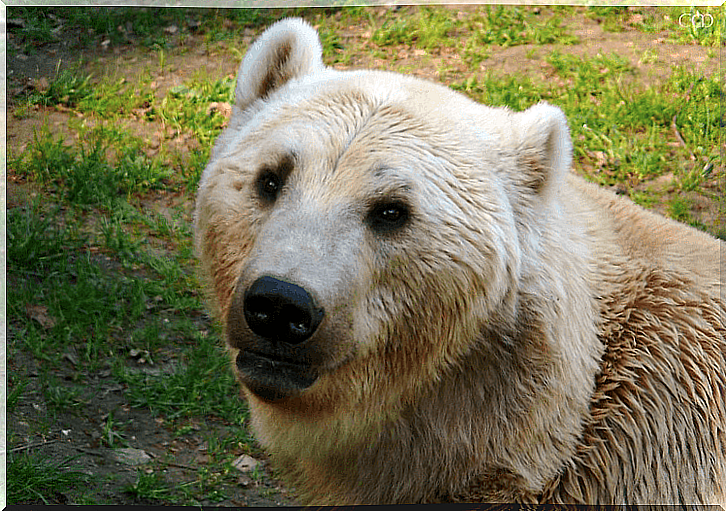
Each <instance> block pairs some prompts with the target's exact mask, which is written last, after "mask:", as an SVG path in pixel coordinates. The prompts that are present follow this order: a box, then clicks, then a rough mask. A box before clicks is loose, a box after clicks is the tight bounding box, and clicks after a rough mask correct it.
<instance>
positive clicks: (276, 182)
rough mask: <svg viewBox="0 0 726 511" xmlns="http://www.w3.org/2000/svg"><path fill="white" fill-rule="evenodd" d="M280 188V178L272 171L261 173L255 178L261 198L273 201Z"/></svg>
mask: <svg viewBox="0 0 726 511" xmlns="http://www.w3.org/2000/svg"><path fill="white" fill-rule="evenodd" d="M281 188H282V179H280V176H278V175H277V174H274V173H273V172H265V173H263V174H262V175H261V176H260V177H259V179H258V180H257V192H258V193H259V194H260V197H262V198H263V199H265V200H267V201H270V202H273V201H274V200H275V199H277V196H278V195H279V194H280V189H281Z"/></svg>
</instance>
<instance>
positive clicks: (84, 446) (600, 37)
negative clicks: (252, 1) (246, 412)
mask: <svg viewBox="0 0 726 511" xmlns="http://www.w3.org/2000/svg"><path fill="white" fill-rule="evenodd" d="M381 12H383V9H381ZM574 33H575V35H577V36H579V37H580V40H581V44H578V45H575V46H572V47H564V48H562V49H561V51H563V52H578V53H581V54H595V53H597V52H599V51H601V50H602V49H604V48H605V49H607V50H608V51H615V52H617V53H619V54H620V55H622V56H625V57H627V58H628V59H629V60H630V61H631V62H632V63H633V65H635V66H636V68H637V73H638V76H636V78H635V79H637V80H642V81H643V82H645V83H647V82H648V81H649V80H657V79H659V77H662V76H665V75H666V74H667V73H669V70H670V65H671V64H682V63H683V62H684V61H688V62H692V63H693V66H694V68H695V69H701V70H703V72H704V73H706V74H710V73H713V72H715V71H716V68H717V65H718V59H714V58H708V57H707V54H708V48H703V47H699V46H687V45H668V46H667V49H666V47H665V46H663V34H644V33H641V32H638V31H635V30H631V29H626V30H625V31H623V32H619V33H611V32H605V31H603V30H602V28H601V27H600V26H599V24H598V23H597V22H596V21H594V20H586V21H584V22H583V24H582V25H580V26H579V27H578V28H577V29H575V30H574ZM254 35H256V32H253V31H252V30H250V31H249V33H247V32H245V34H244V40H245V41H251V40H252V38H253V37H254ZM369 35H370V34H367V33H366V32H365V29H364V28H360V27H357V26H351V27H349V28H348V30H347V31H345V33H343V34H341V39H342V41H343V43H344V44H346V43H347V42H355V43H356V44H360V45H361V47H362V48H365V47H366V36H369ZM13 44H14V42H13V39H12V37H11V38H10V39H9V40H8V45H9V46H12V45H13ZM184 46H185V48H187V51H186V52H184V53H181V52H179V51H174V50H171V51H170V52H169V55H168V60H167V64H166V66H165V70H164V71H163V72H161V71H159V72H157V76H155V77H154V82H155V83H156V92H157V94H158V95H160V96H161V95H163V93H164V92H165V91H166V90H167V89H169V88H170V87H173V86H175V85H179V84H182V83H183V82H184V81H185V80H187V79H189V78H191V77H192V75H193V74H194V73H195V72H197V71H199V70H200V69H201V70H203V71H204V72H206V73H207V74H208V75H209V76H210V77H211V78H212V79H215V78H221V77H224V76H227V75H234V74H236V71H237V67H238V65H239V61H238V60H236V59H233V58H230V54H229V52H227V51H223V50H221V49H217V50H212V51H210V50H209V47H208V46H206V45H205V44H204V42H203V40H202V37H201V36H199V35H194V34H192V35H190V36H189V37H188V39H187V40H186V41H185V43H184ZM647 48H659V60H658V62H657V63H655V64H642V63H640V62H639V59H640V57H641V56H642V54H643V52H644V51H645V50H646V49H647ZM550 49H551V47H550V46H549V45H542V46H536V47H532V46H530V45H525V46H517V47H512V48H506V49H500V50H497V51H493V52H492V55H491V57H490V58H489V59H488V60H486V61H485V62H484V63H483V64H482V65H483V66H486V67H488V68H499V69H502V70H504V71H505V72H517V73H530V74H542V75H544V73H546V71H547V70H546V69H545V68H544V67H543V66H542V65H541V63H538V61H537V60H536V59H532V58H525V55H526V54H527V53H528V52H531V51H534V52H535V54H540V55H544V54H546V53H547V52H548V51H549V50H550ZM359 54H360V55H361V56H360V57H356V58H354V59H353V60H352V61H351V62H349V63H348V64H346V66H340V67H341V68H343V67H345V68H358V67H389V65H390V64H391V62H386V61H385V59H374V58H373V57H371V56H369V55H367V54H365V52H359ZM391 57H392V58H393V59H394V60H395V66H396V67H397V68H398V67H405V66H407V65H409V66H410V67H411V68H412V69H413V71H412V72H413V73H414V74H417V75H420V76H423V77H426V78H430V79H434V80H437V79H438V76H437V72H436V69H438V68H439V66H438V64H439V63H441V61H443V60H447V61H448V65H449V67H450V68H451V69H453V70H454V74H453V75H452V76H451V78H452V79H458V77H457V73H458V74H459V77H463V76H464V72H465V67H464V65H463V63H461V61H460V58H459V56H458V55H456V54H455V53H452V52H446V51H445V52H440V53H438V54H434V55H429V56H427V58H428V59H429V60H428V61H427V62H428V64H427V65H426V66H425V67H419V66H418V65H417V63H418V62H420V60H421V58H422V56H421V55H420V54H419V53H417V52H416V51H414V50H410V49H408V48H403V47H402V48H398V49H396V50H395V55H394V54H393V53H392V54H391ZM79 59H81V57H80V56H79V49H78V46H77V44H75V43H74V41H73V38H72V37H68V38H63V37H60V38H58V40H57V41H55V42H51V43H48V44H44V45H42V46H39V47H37V48H35V50H34V51H33V52H31V53H27V54H26V53H23V52H22V49H20V48H18V49H16V51H15V52H14V53H12V54H11V56H10V57H9V58H8V61H7V76H8V89H7V90H8V100H9V111H8V116H7V118H8V126H7V133H8V134H7V136H8V139H7V140H8V145H9V147H10V148H12V150H15V151H20V150H22V148H23V147H24V146H25V145H26V144H27V143H28V142H29V141H31V140H32V133H33V127H37V126H39V125H41V124H43V123H44V122H47V123H48V124H49V125H50V126H51V127H52V129H53V130H56V131H58V132H60V131H61V130H66V129H67V128H66V125H67V121H68V119H69V116H71V115H74V114H73V113H72V112H67V111H62V110H59V109H57V108H49V109H43V108H39V109H37V110H35V111H34V112H32V115H30V116H27V117H25V118H22V119H17V118H15V117H13V115H12V112H13V109H14V108H15V107H16V106H17V103H16V99H17V98H19V97H21V96H22V95H23V94H25V93H27V92H28V91H29V90H32V89H33V88H37V87H42V86H43V85H42V84H43V83H44V81H45V83H47V81H49V80H51V79H52V78H53V76H55V73H56V70H57V69H59V68H61V69H62V68H65V67H70V66H73V65H74V64H75V63H76V62H78V61H79ZM82 61H83V62H84V63H85V64H83V65H84V67H85V68H86V69H87V70H89V71H92V72H94V73H96V74H97V75H98V74H103V73H112V74H114V75H116V76H119V77H121V76H123V77H127V79H129V80H131V79H133V77H134V76H135V75H136V74H137V73H138V72H139V71H140V70H141V69H144V68H146V67H148V68H150V69H156V68H158V56H157V54H155V53H154V52H151V51H149V50H148V49H144V48H141V47H138V46H137V45H136V44H135V42H134V41H133V40H130V41H128V42H127V43H126V44H122V45H119V46H112V45H100V44H99V45H97V46H96V47H94V48H85V49H84V50H83V56H82ZM129 122H130V123H133V122H132V121H129ZM133 129H135V130H138V131H139V132H141V133H143V132H144V130H149V127H148V126H145V125H143V124H142V123H139V125H138V126H135V127H133ZM148 135H149V137H153V136H154V134H153V132H149V133H148ZM653 184H654V185H657V184H658V183H650V184H649V185H653ZM7 186H8V190H7V191H8V207H9V208H12V207H14V206H17V205H19V204H22V203H24V202H25V201H26V200H27V197H28V196H29V195H30V194H31V193H33V189H32V186H31V185H28V184H27V183H24V182H16V181H14V180H13V176H9V180H8V183H7ZM706 187H707V188H708V187H711V188H712V190H713V191H716V190H717V183H716V182H715V181H714V182H713V183H710V184H709V183H707V184H706ZM674 193H675V192H674ZM166 200H170V199H169V198H168V197H167V198H160V199H159V201H160V204H159V205H160V206H164V203H163V201H166ZM700 200H701V202H702V215H703V219H704V223H705V224H709V223H710V222H708V219H709V218H712V217H713V216H714V215H718V205H717V203H716V201H715V200H710V199H707V198H701V199H700ZM191 206H192V205H191V204H190V205H189V211H191ZM656 209H659V206H656ZM660 209H661V211H662V208H660ZM8 278H9V281H8V286H11V285H12V284H13V279H12V276H8ZM198 321H199V323H200V328H204V327H208V321H209V320H208V319H207V318H206V316H200V317H199V318H198ZM8 335H9V336H10V337H12V336H13V335H18V332H17V329H15V328H14V325H13V320H12V318H10V320H9V325H8ZM170 362H171V361H170V360H167V361H165V360H159V361H157V364H156V365H157V366H159V367H163V366H164V364H165V363H170ZM39 370H40V369H39V367H38V362H37V361H36V360H34V359H33V358H32V357H31V356H29V355H27V354H23V353H22V352H18V353H15V354H13V357H12V358H11V359H10V360H9V365H8V372H9V373H10V374H24V375H27V376H29V377H30V379H29V381H30V383H29V386H28V387H27V388H26V391H25V392H24V396H40V395H41V394H40V389H39V387H38V385H39V383H38V378H37V376H38V374H39ZM139 370H141V371H143V370H147V368H145V367H144V366H143V365H141V364H140V365H139ZM51 374H52V375H53V376H55V377H56V378H57V380H58V381H59V382H61V384H64V383H69V384H70V383H74V384H78V383H79V380H78V378H79V376H78V372H77V371H76V370H75V369H74V362H73V354H72V353H71V354H69V355H68V357H66V360H65V365H64V366H63V367H61V368H59V369H57V370H55V371H52V373H51ZM80 378H82V379H81V380H80V382H82V383H83V384H84V385H87V387H88V389H89V392H88V394H87V395H85V396H83V397H84V401H85V402H86V403H87V404H86V405H85V406H84V407H83V409H81V410H78V409H74V410H73V411H72V412H61V413H57V414H54V413H49V411H48V409H47V407H46V404H45V403H43V402H42V399H38V401H35V400H32V399H24V400H23V401H21V403H20V404H19V405H18V406H17V407H16V409H15V411H14V412H13V413H10V414H8V417H7V428H8V431H12V432H13V434H14V435H15V436H16V438H17V439H19V440H21V441H20V442H18V443H16V444H15V445H12V446H9V449H11V450H13V451H15V452H20V451H32V452H39V453H42V455H43V457H44V458H46V459H49V460H61V459H64V458H66V457H75V458H74V460H73V461H72V465H71V466H73V467H74V468H76V469H77V470H81V471H83V472H86V473H88V474H89V475H92V476H93V480H95V481H103V483H102V484H101V486H100V487H99V488H97V490H95V491H96V492H97V493H96V495H97V499H98V501H99V502H103V503H107V504H116V505H140V504H152V503H154V502H144V501H139V500H137V499H135V498H133V496H131V495H129V494H127V493H124V492H123V491H121V489H122V488H124V487H126V486H128V485H130V484H133V483H134V482H135V481H136V480H137V467H138V465H136V463H137V462H138V461H139V460H136V459H133V458H132V459H126V460H122V459H119V458H118V457H117V456H116V455H115V454H114V451H113V450H112V449H109V448H108V447H107V446H105V445H103V444H102V442H101V438H100V436H101V435H100V431H101V429H102V423H103V421H104V420H105V419H106V418H107V417H108V414H109V413H111V412H113V413H114V420H115V421H117V422H119V423H126V424H128V426H127V428H126V429H125V433H126V435H127V437H128V438H129V439H132V440H133V445H134V446H136V447H137V448H138V449H140V450H142V451H143V452H144V453H146V454H147V455H148V456H150V457H151V458H152V459H154V458H159V459H169V457H173V463H171V464H170V465H169V466H168V468H167V471H166V474H165V476H166V479H167V480H172V481H178V484H183V483H185V482H187V481H192V480H194V477H195V474H196V470H197V467H198V466H199V465H200V464H202V465H203V464H204V463H205V450H206V445H205V442H204V440H203V438H202V435H201V431H207V432H210V431H211V432H213V431H221V430H222V429H223V428H226V427H230V426H228V425H226V424H223V423H221V422H220V421H216V420H215V419H214V418H208V419H205V420H204V422H200V423H197V424H193V425H192V429H193V430H194V431H195V432H196V431H198V432H199V433H200V434H195V433H192V434H190V435H184V436H183V437H175V436H174V435H173V434H172V433H171V432H170V430H169V429H168V428H166V427H165V424H164V421H163V420H162V419H160V418H155V417H153V416H152V415H151V414H150V413H149V412H148V411H147V410H145V409H138V408H132V407H130V406H129V405H128V403H127V402H126V400H125V398H124V395H123V392H122V390H123V389H122V388H121V386H120V385H119V384H118V383H117V382H116V381H115V380H114V379H113V377H112V376H111V369H110V368H106V369H104V370H102V371H100V372H98V373H97V374H94V375H88V374H85V375H82V376H80ZM38 425H43V426H44V427H42V428H41V427H38ZM48 426H50V427H48ZM41 429H42V430H44V431H53V432H58V435H57V436H52V437H47V436H42V435H39V434H38V431H39V430H41ZM130 454H131V455H133V454H138V453H130ZM255 458H256V459H258V460H259V461H261V462H262V463H263V467H264V474H265V475H264V477H263V478H262V481H261V482H257V481H253V480H252V479H251V478H250V477H248V476H247V475H245V474H244V473H240V476H239V478H238V481H237V484H235V485H226V486H225V487H224V488H223V490H224V492H225V493H226V494H227V495H228V498H226V499H225V500H224V501H221V502H201V504H202V505H215V506H277V505H293V504H295V500H294V497H293V492H292V491H288V490H286V489H284V488H283V487H282V486H281V485H280V483H279V482H278V481H277V480H276V479H275V478H274V477H273V476H272V472H271V470H270V467H269V464H268V460H267V458H266V457H265V455H264V453H263V452H261V451H260V452H257V453H255ZM74 495H75V493H74V491H73V489H69V490H68V491H67V492H58V493H57V494H56V495H54V496H52V497H51V498H52V499H53V502H51V503H56V504H70V503H73V502H74V501H73V499H74ZM28 503H33V502H28ZM35 503H38V502H35Z"/></svg>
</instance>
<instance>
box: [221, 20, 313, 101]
mask: <svg viewBox="0 0 726 511" xmlns="http://www.w3.org/2000/svg"><path fill="white" fill-rule="evenodd" d="M323 69H325V65H324V64H323V59H322V47H321V46H320V40H319V38H318V33H317V32H316V31H315V29H314V28H313V27H311V26H310V25H308V24H307V23H306V22H305V21H303V20H301V19H299V18H288V19H284V20H282V21H278V22H277V23H275V24H274V25H272V26H271V27H270V28H268V29H267V30H265V32H264V33H263V34H262V35H261V36H260V37H259V39H257V41H255V43H254V44H253V45H252V46H251V47H250V49H249V50H247V54H246V55H245V58H244V60H243V61H242V64H241V65H240V67H239V75H238V77H237V88H236V89H235V96H236V103H237V106H238V107H239V108H240V109H241V110H244V109H245V108H247V107H248V106H249V105H250V104H251V103H252V102H254V101H255V100H256V99H259V98H262V99H264V98H267V97H269V96H270V94H272V93H273V92H274V91H276V90H278V89H279V88H280V87H282V86H283V85H285V84H286V83H287V82H288V81H290V80H291V79H292V78H297V77H300V76H304V75H307V74H311V73H316V72H318V71H322V70H323Z"/></svg>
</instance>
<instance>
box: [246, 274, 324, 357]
mask: <svg viewBox="0 0 726 511" xmlns="http://www.w3.org/2000/svg"><path fill="white" fill-rule="evenodd" d="M244 314H245V320H246V321H247V325H248V326H249V327H250V330H252V331H253V332H254V333H256V334H257V335H259V336H261V337H265V338H267V339H271V340H274V341H282V342H286V343H288V344H299V343H301V342H303V341H304V340H306V339H308V338H309V337H310V336H311V335H313V332H315V329H316V328H318V325H320V322H321V321H322V320H323V316H324V315H325V312H324V311H323V309H322V308H317V307H315V303H314V302H313V297H312V296H310V293H308V292H307V291H305V289H303V288H301V287H300V286H296V285H295V284H290V283H289V282H284V281H282V280H278V279H276V278H273V277H260V278H259V279H257V280H255V281H254V282H253V283H252V285H251V286H250V287H249V288H248V289H247V291H246V292H245V298H244Z"/></svg>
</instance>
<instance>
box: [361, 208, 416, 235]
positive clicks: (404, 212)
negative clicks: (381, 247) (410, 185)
mask: <svg viewBox="0 0 726 511" xmlns="http://www.w3.org/2000/svg"><path fill="white" fill-rule="evenodd" d="M408 217H409V211H408V207H407V206H406V205H405V204H403V203H400V202H386V203H382V204H377V205H376V206H374V207H373V209H371V211H370V213H369V214H368V219H367V221H368V225H369V226H370V227H371V229H373V230H374V231H376V232H380V233H385V232H390V231H394V230H396V229H400V228H401V227H403V225H404V224H405V223H406V221H407V220H408Z"/></svg>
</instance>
